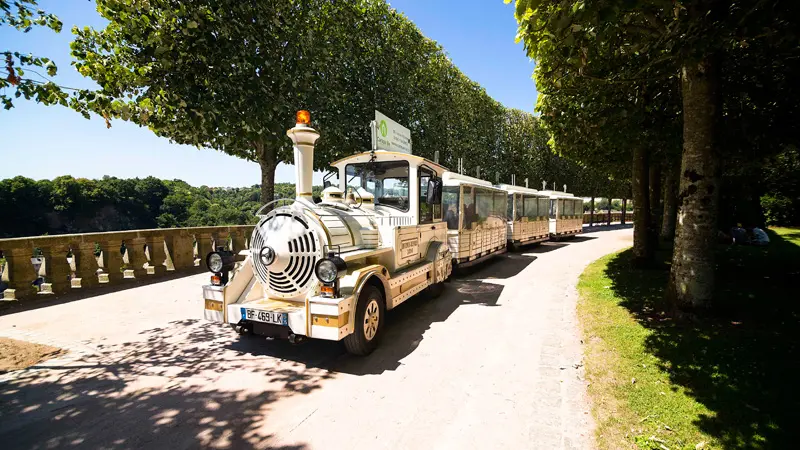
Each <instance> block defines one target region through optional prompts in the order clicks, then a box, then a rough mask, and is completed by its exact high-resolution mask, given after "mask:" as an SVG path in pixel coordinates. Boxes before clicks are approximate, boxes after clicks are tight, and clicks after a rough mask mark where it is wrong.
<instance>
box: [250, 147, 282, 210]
mask: <svg viewBox="0 0 800 450" xmlns="http://www.w3.org/2000/svg"><path fill="white" fill-rule="evenodd" d="M254 146H255V148H256V155H257V158H258V165H259V166H260V167H261V204H262V205H265V204H267V203H269V202H271V201H272V200H274V199H275V168H276V167H278V155H277V154H276V153H275V149H274V148H272V147H271V146H269V145H264V143H263V142H255V143H254Z"/></svg>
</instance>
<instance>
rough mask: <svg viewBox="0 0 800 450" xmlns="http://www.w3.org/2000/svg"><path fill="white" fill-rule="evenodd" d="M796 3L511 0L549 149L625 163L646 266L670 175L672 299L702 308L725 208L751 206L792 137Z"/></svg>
mask: <svg viewBox="0 0 800 450" xmlns="http://www.w3.org/2000/svg"><path fill="white" fill-rule="evenodd" d="M507 1H509V0H507ZM798 8H800V7H799V6H798V5H797V3H796V2H780V1H733V2H730V1H718V0H679V1H674V2H673V1H669V2H665V1H660V0H633V1H630V0H604V1H598V2H586V1H582V0H574V1H555V0H552V1H541V0H517V1H516V10H515V11H516V17H517V19H518V22H519V34H518V36H519V39H521V40H523V41H524V43H525V46H526V49H527V51H528V53H529V54H530V55H531V56H532V57H534V58H535V59H536V62H537V66H536V71H535V78H536V81H537V87H538V88H539V90H540V92H542V94H543V95H542V96H541V97H540V99H539V101H538V104H537V108H538V110H539V111H540V112H541V114H542V118H543V120H544V122H545V124H546V126H547V128H548V130H549V131H550V132H551V133H552V135H553V140H554V148H555V149H556V150H557V151H559V152H561V153H563V154H565V155H568V156H569V157H570V158H572V159H574V160H576V161H577V162H579V163H580V164H583V165H592V166H593V167H602V168H603V169H601V170H605V171H613V168H615V167H621V166H622V164H621V163H622V161H624V160H625V159H632V162H633V164H632V165H631V166H630V167H631V169H632V170H631V171H630V174H631V175H632V180H633V191H634V198H635V199H636V205H637V208H638V209H639V210H640V213H641V214H635V217H637V219H636V222H637V226H636V227H635V233H634V234H635V243H634V255H635V256H637V257H639V256H641V257H642V258H643V259H645V260H646V259H649V255H652V251H649V249H651V247H652V242H653V240H652V239H650V238H649V237H648V236H647V235H648V234H652V231H653V230H654V229H655V228H656V227H657V223H656V224H653V223H652V222H653V220H652V219H653V218H658V217H660V214H653V213H652V211H651V212H648V211H646V210H650V209H653V210H655V209H658V208H660V201H661V199H660V197H661V192H660V191H661V177H662V173H665V174H667V175H668V176H667V177H666V180H667V182H666V183H665V185H666V186H668V187H669V189H668V190H667V192H665V198H664V211H668V210H671V211H674V209H672V208H671V207H668V205H673V204H677V206H679V209H678V212H677V214H678V215H679V217H680V220H678V221H677V223H678V227H677V228H678V229H677V235H676V238H675V251H674V256H673V264H672V266H671V267H672V276H671V287H670V292H671V295H672V296H673V297H674V299H675V302H676V305H677V306H678V307H681V308H691V307H704V306H707V305H708V302H709V301H710V298H711V296H712V295H713V285H714V281H713V267H714V249H713V246H714V242H715V241H716V233H717V229H718V227H719V226H720V225H721V224H723V223H724V222H725V221H729V220H730V217H731V216H732V215H736V214H739V215H745V211H747V210H748V208H742V207H738V206H736V207H734V206H732V205H731V204H730V203H746V202H752V199H755V201H756V202H757V199H758V197H759V195H758V192H757V190H758V189H760V188H761V187H763V186H764V184H763V183H759V182H758V178H759V175H758V174H759V173H760V171H761V168H762V167H763V166H764V162H765V159H766V158H768V157H769V155H772V154H775V153H778V152H781V151H783V150H784V149H785V148H787V146H792V145H796V142H797V138H798V136H800V134H798V126H797V123H798V120H797V119H798V114H797V111H798V110H797V100H798V98H797V87H796V83H795V84H794V85H792V86H790V85H789V83H791V82H790V81H789V80H793V79H795V78H796V75H797V74H800V71H798V68H800V66H798V59H800V58H798V57H800V53H799V52H800V46H798V35H797V33H796V30H797V29H798V26H800V23H798V19H797V18H798V17H800V11H798ZM793 75H794V76H793ZM723 155H724V157H723ZM678 166H680V167H681V169H680V171H679V172H678V171H677V170H676V168H677V167H678ZM662 169H663V171H662ZM672 174H678V175H679V179H678V182H672V181H670V180H672V178H671V177H672V176H673V175H672ZM619 175H620V176H624V175H623V174H619ZM720 175H723V176H720ZM673 186H674V187H673ZM648 189H649V195H648ZM720 197H722V199H723V201H724V202H726V203H724V204H723V206H722V207H721V208H720V207H719V206H718V205H719V199H720ZM672 198H674V199H675V201H674V202H673V201H671V200H672ZM651 203H652V205H651ZM749 209H752V208H749ZM721 211H722V212H721ZM671 214H675V212H672V213H671ZM746 215H747V216H748V218H747V219H746V220H747V221H754V220H755V219H753V218H752V214H746ZM739 220H740V221H745V219H742V218H740V219H739ZM665 222H667V221H666V219H665ZM672 223H674V221H673V222H672ZM653 225H655V226H653ZM723 226H724V224H723ZM666 234H669V233H666Z"/></svg>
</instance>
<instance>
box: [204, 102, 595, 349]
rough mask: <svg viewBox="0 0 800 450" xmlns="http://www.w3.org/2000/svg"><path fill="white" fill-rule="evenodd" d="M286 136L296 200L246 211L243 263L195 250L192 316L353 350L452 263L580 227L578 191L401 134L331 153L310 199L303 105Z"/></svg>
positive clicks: (367, 344) (371, 341)
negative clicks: (433, 154)
mask: <svg viewBox="0 0 800 450" xmlns="http://www.w3.org/2000/svg"><path fill="white" fill-rule="evenodd" d="M376 116H377V113H376ZM374 126H375V122H373V127H374ZM395 131H397V130H395ZM400 131H401V132H402V129H401V130H400ZM373 132H374V133H375V132H376V130H373ZM405 133H406V134H408V133H409V132H408V130H405ZM387 134H388V133H387ZM287 136H288V137H289V138H290V139H291V141H292V143H293V147H294V159H295V170H296V180H297V181H296V190H297V192H296V197H295V198H294V199H286V201H287V202H288V203H287V204H275V202H271V203H268V204H267V205H264V207H262V210H260V211H259V213H257V215H258V216H259V221H258V223H257V225H256V226H255V228H254V230H253V234H252V237H251V239H250V242H249V249H248V250H243V251H240V252H239V254H238V255H239V256H243V257H244V260H239V261H237V259H238V258H237V255H235V254H233V253H232V252H231V251H230V250H229V249H226V248H224V247H223V248H217V249H215V250H214V251H212V252H211V253H209V254H208V255H207V256H206V266H207V267H208V269H209V271H211V272H212V276H211V283H210V284H209V285H206V286H203V295H204V300H205V302H204V304H205V311H204V316H205V317H206V318H207V319H209V320H213V321H218V322H223V323H227V324H229V325H231V326H232V327H233V328H234V329H236V330H237V331H238V332H240V333H242V334H258V335H263V336H269V337H279V338H288V339H289V340H290V341H292V342H298V341H300V340H303V339H305V338H316V339H327V340H337V341H338V340H341V341H344V344H345V347H346V348H347V350H348V351H350V352H351V353H354V354H359V355H365V354H367V353H370V352H371V351H372V350H373V349H374V348H375V346H376V345H377V341H378V339H379V337H380V335H381V334H382V330H383V324H384V316H385V313H386V311H388V310H391V309H393V308H394V307H396V306H397V305H399V304H401V303H403V302H404V301H406V300H407V299H409V298H411V297H412V296H414V295H416V294H418V293H420V292H423V291H428V292H429V293H430V294H432V296H434V297H435V296H436V295H437V294H438V293H439V292H440V291H441V289H442V287H443V282H444V281H445V280H447V278H449V277H450V275H451V273H452V270H453V268H454V267H456V266H457V267H466V266H469V265H473V264H478V263H480V262H482V261H484V260H486V259H488V258H491V257H493V256H495V255H499V254H501V253H504V252H506V249H507V247H508V245H509V243H510V244H512V245H516V244H528V243H532V242H538V241H541V240H546V239H548V237H549V238H551V239H558V238H560V237H563V236H571V235H574V234H577V233H580V232H581V231H582V229H583V223H582V222H583V220H582V217H583V207H582V200H581V199H578V198H575V197H574V196H573V195H572V194H568V193H566V192H554V191H536V190H534V189H528V188H522V187H519V186H511V185H501V186H493V185H492V184H491V183H489V182H488V181H484V180H480V179H477V178H473V177H469V176H466V175H462V174H459V173H455V172H451V171H448V170H447V169H446V168H445V167H443V166H441V165H439V164H438V163H436V162H433V161H430V160H427V159H425V158H422V157H420V156H416V155H413V154H411V153H410V141H409V142H408V143H409V147H408V148H407V149H406V148H402V147H399V148H400V149H401V150H403V151H387V150H382V149H379V148H377V146H376V145H375V143H374V142H375V141H373V150H371V151H367V152H363V153H358V154H355V155H351V156H348V157H346V158H344V159H341V160H339V161H336V162H333V163H332V164H331V166H332V168H333V170H332V171H331V174H332V175H333V176H336V177H337V178H338V180H337V181H335V182H334V181H331V180H330V179H329V178H328V177H326V179H325V188H324V189H323V191H322V198H321V199H315V198H313V196H312V194H311V189H312V174H313V157H314V146H315V143H316V140H317V138H318V137H319V133H318V132H317V131H316V130H314V129H313V128H312V127H311V126H310V115H309V114H308V112H306V111H300V112H298V115H297V125H296V126H295V127H293V128H291V129H290V130H288V131H287ZM373 137H375V135H373ZM276 202H278V201H276ZM270 206H272V207H273V208H272V209H269V208H268V207H270ZM262 211H265V212H263V213H262Z"/></svg>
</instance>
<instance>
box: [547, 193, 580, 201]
mask: <svg viewBox="0 0 800 450" xmlns="http://www.w3.org/2000/svg"><path fill="white" fill-rule="evenodd" d="M539 194H541V195H548V196H550V198H571V199H573V200H576V199H577V197H575V196H574V195H573V194H570V193H569V192H562V191H539Z"/></svg>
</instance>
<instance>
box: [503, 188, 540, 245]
mask: <svg viewBox="0 0 800 450" xmlns="http://www.w3.org/2000/svg"><path fill="white" fill-rule="evenodd" d="M498 187H499V188H500V189H503V190H504V191H506V192H508V209H507V213H506V216H507V219H508V222H507V223H508V226H507V238H508V244H509V246H510V247H514V246H519V245H527V244H534V243H536V242H542V241H546V240H548V239H549V238H550V221H549V219H548V215H549V208H550V197H549V196H547V195H542V194H540V193H539V191H537V190H536V189H529V188H526V187H522V186H513V185H509V184H501V185H498Z"/></svg>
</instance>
